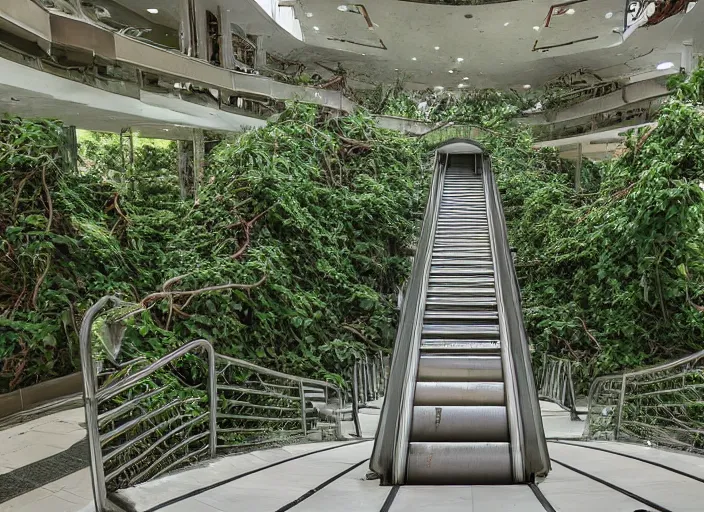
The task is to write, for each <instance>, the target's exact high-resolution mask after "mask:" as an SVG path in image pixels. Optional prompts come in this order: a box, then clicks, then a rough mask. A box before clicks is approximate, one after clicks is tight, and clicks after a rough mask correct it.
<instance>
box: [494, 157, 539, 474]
mask: <svg viewBox="0 0 704 512" xmlns="http://www.w3.org/2000/svg"><path fill="white" fill-rule="evenodd" d="M484 180H485V181H484V183H485V187H486V195H487V215H488V220H489V229H490V230H491V232H492V236H491V237H490V238H491V240H492V252H493V253H494V271H495V286H496V292H497V299H498V301H497V302H498V304H499V305H500V306H501V308H502V309H503V314H502V313H501V310H500V311H499V313H500V315H499V316H500V318H502V322H504V324H503V325H502V328H501V330H502V331H504V332H505V333H506V341H507V342H508V343H506V344H505V343H504V338H503V337H502V339H501V345H502V347H501V352H502V359H503V358H504V357H506V359H505V362H506V363H507V364H505V365H504V372H509V371H510V372H512V373H513V376H512V377H511V376H510V375H509V374H508V373H507V377H506V382H509V383H511V384H512V386H513V387H514V391H513V399H514V400H515V402H514V403H515V405H516V409H517V410H516V411H515V415H516V418H514V421H515V420H517V421H515V423H516V426H515V428H514V429H513V431H511V434H512V436H511V448H512V450H511V451H512V456H513V462H514V466H513V468H514V476H515V477H516V478H517V481H519V482H520V481H524V482H525V481H530V480H531V479H533V478H534V477H535V476H538V477H544V476H546V475H547V474H548V472H549V471H550V458H549V455H548V449H547V442H546V439H545V431H544V428H543V423H542V418H541V413H540V403H539V401H538V391H537V388H536V385H535V379H534V376H533V369H532V363H531V357H530V349H529V347H528V335H527V333H526V330H525V326H524V324H523V314H522V311H521V297H520V291H519V287H518V281H517V279H516V270H515V268H514V264H513V256H512V254H511V251H510V246H509V242H508V232H507V228H506V219H505V217H504V212H503V207H502V205H501V197H500V194H499V189H498V186H497V185H496V181H495V179H494V174H493V172H492V170H491V160H489V159H488V158H487V159H486V164H485V168H484ZM504 346H505V350H504ZM510 393H511V389H510V387H508V388H507V404H508V402H509V401H510V399H511V395H510ZM508 413H509V414H511V410H508ZM510 427H511V421H509V428H510ZM514 431H515V433H516V434H517V435H518V436H519V437H518V438H517V440H518V442H517V443H516V444H515V445H514V441H513V435H514ZM514 448H515V449H514ZM519 450H520V454H521V455H522V460H521V461H520V462H519V461H518V460H517V456H518V454H517V453H516V452H518V451H519Z"/></svg>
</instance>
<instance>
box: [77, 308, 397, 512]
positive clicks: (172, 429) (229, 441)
mask: <svg viewBox="0 0 704 512" xmlns="http://www.w3.org/2000/svg"><path fill="white" fill-rule="evenodd" d="M108 306H112V307H113V309H112V310H107V307H108ZM126 306H127V307H126ZM123 310H126V311H127V312H128V315H129V316H132V315H134V314H136V313H139V312H141V311H144V310H145V308H144V307H142V306H140V305H136V304H134V305H133V304H126V303H124V302H122V301H121V300H120V299H119V298H117V297H113V296H107V297H103V298H102V299H100V300H99V301H98V302H96V304H94V305H93V306H92V307H91V308H89V309H88V311H87V312H86V314H85V316H84V318H83V321H82V324H81V330H80V350H81V363H82V366H83V386H84V401H85V414H86V427H87V432H88V443H89V448H90V459H91V479H92V483H93V495H94V499H95V507H96V510H97V511H98V512H103V511H104V510H107V507H108V505H109V502H108V490H109V489H110V490H116V489H119V488H123V487H126V486H128V485H135V484H139V483H142V482H145V481H148V480H152V479H154V478H157V477H158V476H160V475H162V474H164V473H166V472H167V471H170V470H173V469H177V468H178V467H182V466H185V465H188V464H191V463H192V462H195V461H198V460H200V459H202V458H205V457H210V458H212V457H215V456H216V454H217V453H220V452H222V451H223V450H227V451H229V450H232V449H243V448H246V447H252V446H259V445H262V444H267V443H271V442H272V441H277V442H278V441H281V440H284V439H286V438H296V437H308V438H310V436H312V435H316V436H317V435H318V434H320V439H321V440H322V439H323V437H324V434H325V432H327V431H328V430H329V429H330V427H333V430H334V437H335V438H338V439H339V438H342V431H341V416H342V413H343V408H344V407H345V404H346V396H345V391H343V389H341V388H340V387H339V386H338V385H336V384H333V383H330V382H326V381H322V380H316V379H310V378H307V377H299V376H295V375H289V374H286V373H282V372H279V371H276V370H270V369H268V368H264V367H262V366H259V365H256V364H254V363H251V362H249V361H244V360H241V359H236V358H233V357H229V356H226V355H222V354H218V353H216V352H215V351H214V349H213V346H212V345H211V344H210V342H208V341H207V340H203V339H201V340H195V341H191V342H190V343H187V344H185V345H183V346H182V347H180V348H178V349H177V350H175V351H173V352H171V353H169V354H167V355H165V356H163V357H162V358H160V359H158V360H156V361H153V362H150V361H147V360H146V359H145V358H144V357H139V358H137V359H133V360H131V361H128V362H125V363H121V362H119V361H118V360H117V359H118V358H117V355H116V354H114V353H112V354H110V355H109V356H108V359H109V360H110V361H109V362H107V363H105V364H109V365H111V367H112V368H114V371H105V370H104V369H102V368H98V366H99V365H102V364H103V362H100V363H97V362H96V357H95V355H96V354H94V353H93V340H92V333H93V324H94V322H95V321H96V319H97V318H98V317H99V315H100V314H101V313H102V312H103V311H106V312H107V313H108V314H109V313H111V312H113V311H116V312H119V315H112V316H110V318H111V319H112V321H113V322H114V324H110V325H107V326H106V327H107V329H106V332H109V333H110V336H113V335H116V336H118V337H119V336H121V335H122V333H123V332H124V328H122V327H121V325H122V324H121V323H120V322H122V320H124V318H125V316H124V315H123V313H122V312H123ZM115 333H117V334H115ZM110 341H111V342H114V343H117V346H118V347H119V345H120V344H121V339H117V340H115V339H110ZM106 348H108V349H109V350H108V352H111V350H110V349H111V348H113V347H107V346H106ZM201 350H204V351H205V355H206V357H205V360H204V359H203V358H201V357H198V356H196V358H195V359H193V357H194V356H195V352H196V351H201ZM116 352H118V353H119V350H117V349H116ZM177 363H178V364H183V363H185V364H189V365H191V366H190V367H189V370H190V371H189V372H187V373H188V374H189V375H191V377H190V378H192V379H194V381H195V385H193V384H189V383H183V382H182V379H181V378H180V377H179V376H178V375H177V373H174V372H171V371H170V370H172V369H173V368H172V366H173V365H174V364H177ZM204 363H205V364H204ZM99 370H100V371H99ZM353 373H354V375H355V376H357V377H359V378H361V379H362V380H363V382H364V385H363V388H362V390H363V391H362V396H361V397H358V396H357V395H356V394H354V400H355V404H356V405H360V404H362V405H366V404H367V402H368V401H369V400H374V399H376V398H379V397H380V396H381V395H383V392H384V388H383V385H384V384H385V372H384V359H383V355H382V354H381V353H380V354H379V355H378V356H374V357H373V358H371V360H370V359H369V358H368V357H365V359H364V360H362V361H358V362H357V363H356V364H355V366H354V369H353ZM355 380H356V379H355ZM203 384H205V386H203ZM206 399H207V402H206ZM205 403H207V409H206V408H205V407H204V405H205ZM199 404H201V405H199ZM355 419H356V421H355V423H356V429H357V435H358V436H361V430H360V428H359V418H358V417H356V418H355Z"/></svg>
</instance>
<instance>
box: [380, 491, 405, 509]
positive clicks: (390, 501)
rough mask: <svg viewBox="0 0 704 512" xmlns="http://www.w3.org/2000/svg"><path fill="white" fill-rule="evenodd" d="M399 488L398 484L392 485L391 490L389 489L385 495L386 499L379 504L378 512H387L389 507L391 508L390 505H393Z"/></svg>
mask: <svg viewBox="0 0 704 512" xmlns="http://www.w3.org/2000/svg"><path fill="white" fill-rule="evenodd" d="M400 488H401V486H400V485H394V486H393V487H392V488H391V491H389V494H388V495H387V496H386V500H384V504H383V505H382V506H381V509H380V510H379V512H389V509H391V505H393V503H394V500H395V499H396V495H397V494H398V491H399V489H400Z"/></svg>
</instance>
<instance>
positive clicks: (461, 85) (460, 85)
mask: <svg viewBox="0 0 704 512" xmlns="http://www.w3.org/2000/svg"><path fill="white" fill-rule="evenodd" d="M457 87H459V88H460V89H462V87H467V84H457Z"/></svg>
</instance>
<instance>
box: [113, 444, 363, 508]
mask: <svg viewBox="0 0 704 512" xmlns="http://www.w3.org/2000/svg"><path fill="white" fill-rule="evenodd" d="M369 441H370V439H362V440H361V441H350V442H346V443H341V444H339V445H337V446H329V447H327V448H322V449H320V450H315V451H313V452H308V453H302V454H301V455H296V456H295V457H289V458H288V459H284V460H279V461H276V462H273V463H271V464H267V465H265V466H262V467H260V468H256V469H252V470H251V471H246V472H244V473H240V474H238V475H235V476H232V477H230V478H226V479H225V480H220V481H219V482H215V483H214V484H210V485H207V486H205V487H201V488H200V489H194V490H193V491H190V492H187V493H186V494H182V495H181V496H177V497H175V498H172V499H170V500H167V501H164V502H163V503H159V504H158V505H155V506H153V507H152V508H149V509H147V510H145V511H144V512H156V511H157V510H161V509H162V508H164V507H168V506H169V505H173V504H174V503H178V502H180V501H183V500H187V499H189V498H193V497H194V496H198V495H199V494H203V493H204V492H208V491H212V490H213V489H217V488H218V487H222V486H223V485H226V484H229V483H230V482H234V481H235V480H239V479H240V478H244V477H246V476H249V475H253V474H254V473H259V472H260V471H265V470H267V469H270V468H273V467H275V466H280V465H281V464H286V463H287V462H291V461H294V460H298V459H302V458H303V457H308V456H309V455H315V454H316V453H323V452H328V451H330V450H336V449H338V448H344V447H345V446H352V445H354V444H359V443H368V442H369ZM362 462H364V461H362ZM360 464H361V463H360ZM111 499H112V498H111ZM121 505H124V503H121ZM130 508H131V509H132V511H134V508H133V507H130Z"/></svg>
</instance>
